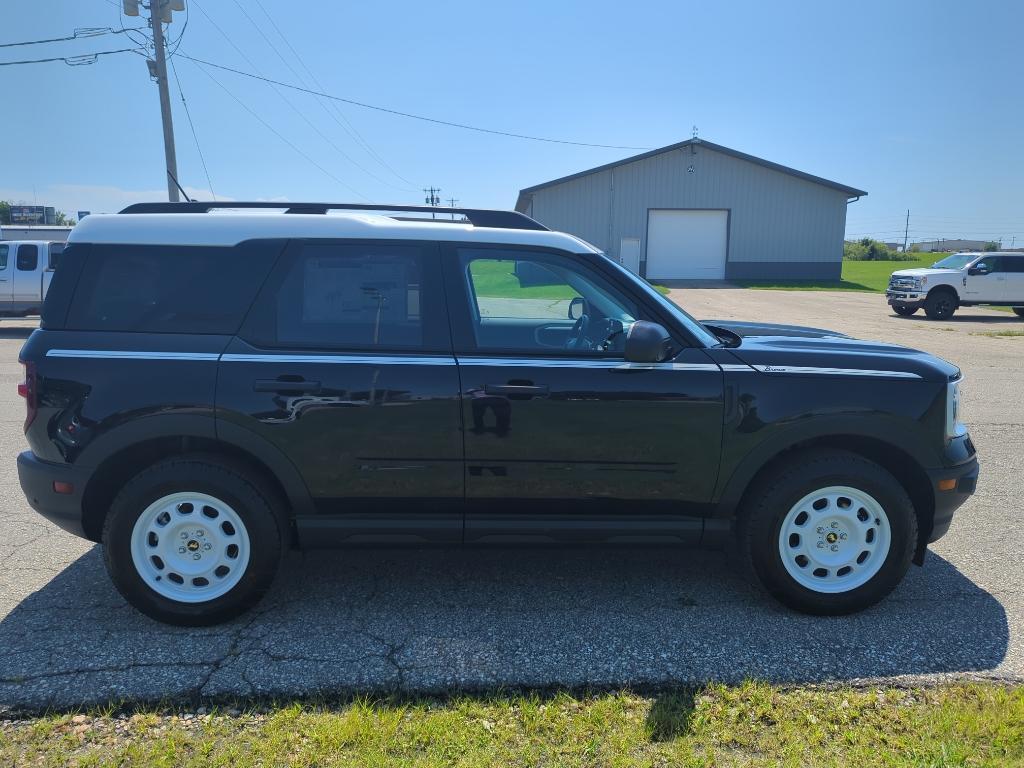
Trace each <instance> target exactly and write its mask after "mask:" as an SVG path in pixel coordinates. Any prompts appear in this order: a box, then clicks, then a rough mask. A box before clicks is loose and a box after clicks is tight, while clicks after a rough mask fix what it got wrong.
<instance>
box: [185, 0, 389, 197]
mask: <svg viewBox="0 0 1024 768" xmlns="http://www.w3.org/2000/svg"><path fill="white" fill-rule="evenodd" d="M192 4H193V5H195V7H196V8H198V9H199V12H200V13H202V14H203V16H205V17H206V19H207V20H208V21H209V22H210V23H211V24H212V25H213V26H214V28H215V29H216V30H217V31H218V32H219V33H220V34H221V36H222V37H223V38H224V39H225V40H227V41H228V43H230V45H231V47H232V48H234V49H235V50H236V51H237V52H238V55H239V56H241V57H242V58H243V59H245V60H246V61H247V62H248V63H249V65H250V66H251V67H252V68H253V69H255V70H256V71H259V67H258V66H257V65H256V63H255V62H254V61H253V60H252V59H250V58H249V56H248V55H246V53H245V51H243V50H242V49H241V48H239V47H238V46H237V45H236V44H235V42H234V40H232V39H231V37H230V36H228V34H227V33H226V32H225V31H224V30H223V29H222V28H221V26H220V25H219V24H218V23H217V22H216V21H214V20H213V17H211V16H210V14H208V13H207V12H206V10H205V9H204V8H203V6H201V5H200V4H199V3H198V2H196V0H192ZM179 55H180V56H181V57H182V58H185V59H190V60H191V57H190V56H187V55H186V54H183V53H182V54H179ZM206 74H209V73H206ZM271 87H272V88H273V90H274V93H276V94H277V95H278V96H279V97H280V98H281V100H282V101H283V102H284V103H285V104H287V105H288V107H289V108H290V109H291V110H292V111H293V112H294V113H295V114H297V115H298V116H299V117H300V118H302V120H303V121H304V122H305V123H306V125H308V126H309V127H310V128H312V129H313V130H314V131H315V132H316V133H317V134H318V135H319V136H320V138H322V139H323V140H324V141H325V142H327V143H328V144H329V145H330V146H331V148H332V149H334V151H336V152H337V153H338V154H340V155H341V156H342V157H343V158H345V159H346V160H348V161H349V162H350V163H352V164H353V165H355V166H356V167H357V168H358V167H360V166H359V164H358V163H356V162H355V161H354V160H352V158H350V157H349V156H348V153H346V152H345V150H343V149H342V148H341V147H339V146H338V145H337V144H335V143H334V141H333V140H332V139H331V138H330V137H329V136H328V135H327V134H325V133H324V132H323V131H321V130H320V129H319V128H318V127H317V126H316V125H315V124H314V123H313V121H312V120H310V119H309V118H308V117H307V116H306V114H305V113H304V112H303V111H302V110H301V109H299V108H298V107H297V106H295V104H294V103H292V101H291V99H289V98H288V97H287V96H285V95H284V94H283V93H281V92H280V91H279V90H278V89H277V88H276V87H275V86H271ZM371 175H372V174H371ZM345 186H346V187H348V185H345ZM348 188H349V189H351V187H348ZM352 191H353V192H355V190H354V189H353V190H352ZM355 194H357V195H359V197H362V198H363V199H364V200H365V199H367V198H366V197H365V196H364V195H362V194H361V193H359V192H355Z"/></svg>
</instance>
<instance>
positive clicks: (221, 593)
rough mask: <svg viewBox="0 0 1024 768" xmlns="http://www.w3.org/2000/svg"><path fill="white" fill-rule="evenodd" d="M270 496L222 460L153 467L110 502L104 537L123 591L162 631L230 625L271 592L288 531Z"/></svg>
mask: <svg viewBox="0 0 1024 768" xmlns="http://www.w3.org/2000/svg"><path fill="white" fill-rule="evenodd" d="M275 501H276V500H275V499H274V495H273V494H272V493H270V492H269V491H268V490H267V489H265V488H263V487H262V486H261V484H260V483H259V481H258V480H257V479H256V478H254V477H252V476H250V473H248V471H247V470H245V469H244V468H242V467H239V466H236V465H234V464H233V463H230V462H227V461H224V460H222V459H220V458H219V457H216V456H183V457H179V458H173V459H168V460H166V461H162V462H160V463H159V464H155V465H153V466H152V467H149V468H148V469H146V470H143V471H142V472H141V473H139V474H138V475H136V476H135V477H134V478H133V479H132V480H130V481H129V482H128V483H127V484H126V485H125V486H124V488H122V490H121V492H120V493H119V494H118V495H117V498H115V499H114V502H113V504H112V505H111V508H110V513H109V514H108V516H107V519H106V522H105V524H104V527H103V550H104V560H105V561H106V565H107V570H108V571H109V573H110V577H111V578H112V579H113V581H114V584H115V586H116V587H117V589H118V591H120V593H121V594H122V595H123V596H124V597H125V599H126V600H128V602H129V603H131V604H132V605H133V606H135V607H136V608H137V609H138V610H140V611H142V612H143V613H145V614H146V615H147V616H150V617H152V618H154V619H157V620H158V621H164V622H167V623H169V624H178V625H184V626H205V625H209V624H217V623H219V622H222V621H227V620H228V619H231V618H233V617H235V616H237V615H239V614H241V613H243V612H244V611H246V610H247V609H249V608H250V607H252V606H253V605H255V603H256V602H257V601H258V600H259V599H260V598H261V597H262V596H263V594H264V593H265V592H266V591H267V589H268V588H269V587H270V583H271V582H272V581H273V579H274V575H275V574H276V573H277V567H278V564H279V562H280V560H281V552H282V542H283V541H284V538H285V528H284V526H283V525H282V522H281V521H282V516H281V515H280V514H279V513H278V511H276V509H275V506H277V505H276V503H275Z"/></svg>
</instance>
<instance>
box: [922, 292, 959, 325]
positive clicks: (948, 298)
mask: <svg viewBox="0 0 1024 768" xmlns="http://www.w3.org/2000/svg"><path fill="white" fill-rule="evenodd" d="M956 305H957V298H956V294H955V293H954V292H953V291H951V290H945V289H942V288H938V289H936V290H934V291H932V292H931V293H929V294H928V298H927V299H925V300H924V313H925V314H926V315H928V318H929V319H930V320H949V318H951V317H952V316H953V313H954V312H956Z"/></svg>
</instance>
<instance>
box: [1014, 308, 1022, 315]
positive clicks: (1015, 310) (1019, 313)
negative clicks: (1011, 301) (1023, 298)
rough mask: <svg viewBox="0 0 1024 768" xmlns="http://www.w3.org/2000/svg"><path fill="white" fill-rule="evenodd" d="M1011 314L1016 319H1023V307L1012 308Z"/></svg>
mask: <svg viewBox="0 0 1024 768" xmlns="http://www.w3.org/2000/svg"><path fill="white" fill-rule="evenodd" d="M1013 314H1015V315H1016V316H1017V317H1024V307H1014V308H1013Z"/></svg>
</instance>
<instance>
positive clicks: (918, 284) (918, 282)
mask: <svg viewBox="0 0 1024 768" xmlns="http://www.w3.org/2000/svg"><path fill="white" fill-rule="evenodd" d="M927 282H928V278H927V277H915V278H914V290H915V291H921V290H924V286H925V284H926V283H927Z"/></svg>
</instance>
